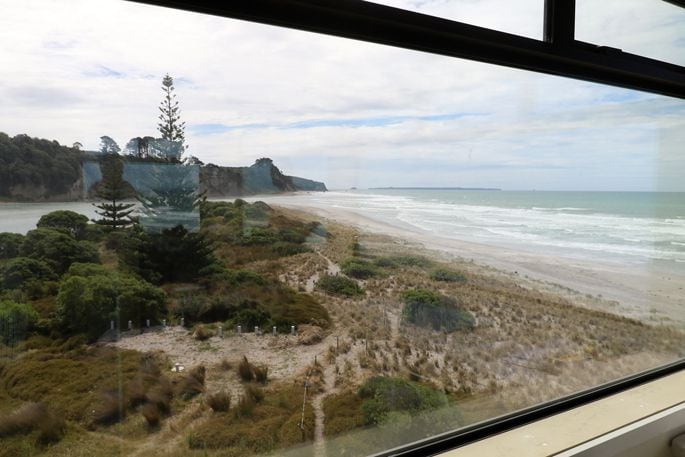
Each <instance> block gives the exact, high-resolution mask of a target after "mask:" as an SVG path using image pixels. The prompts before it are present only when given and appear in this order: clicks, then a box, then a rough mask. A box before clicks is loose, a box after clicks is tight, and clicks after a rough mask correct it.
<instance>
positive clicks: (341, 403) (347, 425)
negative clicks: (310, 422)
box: [323, 391, 365, 437]
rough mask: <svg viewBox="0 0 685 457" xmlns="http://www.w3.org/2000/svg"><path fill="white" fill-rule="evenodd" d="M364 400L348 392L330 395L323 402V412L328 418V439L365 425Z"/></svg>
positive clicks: (325, 432) (326, 429)
mask: <svg viewBox="0 0 685 457" xmlns="http://www.w3.org/2000/svg"><path fill="white" fill-rule="evenodd" d="M363 402H364V400H363V399H362V398H361V397H360V396H359V395H357V394H356V393H355V392H352V391H346V392H342V393H339V394H336V395H329V396H327V397H326V398H325V400H324V401H323V411H324V414H325V416H326V428H325V430H324V434H325V435H326V437H331V436H336V435H340V434H341V433H345V432H348V431H350V430H353V429H355V428H359V427H362V426H363V425H364V423H365V421H364V414H363V412H362V403H363Z"/></svg>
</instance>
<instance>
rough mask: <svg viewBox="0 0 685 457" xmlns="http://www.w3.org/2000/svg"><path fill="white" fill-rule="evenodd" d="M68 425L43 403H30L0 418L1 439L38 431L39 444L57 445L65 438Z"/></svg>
mask: <svg viewBox="0 0 685 457" xmlns="http://www.w3.org/2000/svg"><path fill="white" fill-rule="evenodd" d="M65 428H66V424H65V422H64V419H62V418H61V417H60V416H57V415H55V414H52V413H51V412H50V411H49V410H48V408H47V407H46V406H45V405H44V404H42V403H28V404H25V405H24V406H22V407H20V408H19V409H17V410H15V411H14V412H13V413H11V414H8V415H6V416H4V417H2V418H0V437H6V436H11V435H16V434H27V433H30V432H32V431H33V430H38V431H39V434H38V442H39V443H41V444H48V443H55V442H57V441H59V440H61V439H62V437H63V436H64V432H65Z"/></svg>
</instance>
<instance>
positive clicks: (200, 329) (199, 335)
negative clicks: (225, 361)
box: [193, 325, 212, 341]
mask: <svg viewBox="0 0 685 457" xmlns="http://www.w3.org/2000/svg"><path fill="white" fill-rule="evenodd" d="M193 337H194V338H195V339H196V340H198V341H205V340H208V339H209V338H211V337H212V332H210V331H209V330H207V329H206V328H205V326H204V325H198V326H197V327H195V332H193Z"/></svg>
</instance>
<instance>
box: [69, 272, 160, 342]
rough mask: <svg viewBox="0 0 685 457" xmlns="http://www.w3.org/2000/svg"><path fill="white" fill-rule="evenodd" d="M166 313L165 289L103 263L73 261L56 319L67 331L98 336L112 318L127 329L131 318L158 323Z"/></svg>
mask: <svg viewBox="0 0 685 457" xmlns="http://www.w3.org/2000/svg"><path fill="white" fill-rule="evenodd" d="M165 313H166V304H165V296H164V292H163V291H162V290H160V289H158V288H156V287H154V286H152V285H151V284H148V283H146V282H145V281H141V280H139V279H136V278H135V277H133V276H130V275H127V274H125V273H121V272H112V271H109V270H107V269H106V268H104V267H102V266H100V265H94V264H74V265H72V267H71V268H70V269H69V271H68V272H67V274H66V275H65V276H64V278H63V279H62V282H61V284H60V288H59V294H58V295H57V319H58V321H59V324H60V326H61V328H62V329H63V330H64V332H65V333H66V334H76V333H84V334H86V335H88V337H89V338H90V339H95V338H97V337H98V336H100V335H102V333H104V332H105V331H106V330H107V329H109V321H110V320H114V321H116V322H118V327H119V328H125V327H126V322H127V321H129V320H131V321H133V322H134V323H135V324H136V325H137V326H139V327H142V326H143V323H144V322H145V319H150V320H151V321H152V322H155V323H157V322H159V321H160V319H161V318H162V316H164V314H165Z"/></svg>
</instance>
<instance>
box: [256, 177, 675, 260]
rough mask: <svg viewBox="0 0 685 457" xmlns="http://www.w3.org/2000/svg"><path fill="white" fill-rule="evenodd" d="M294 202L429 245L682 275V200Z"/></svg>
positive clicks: (476, 194) (383, 198) (580, 195)
mask: <svg viewBox="0 0 685 457" xmlns="http://www.w3.org/2000/svg"><path fill="white" fill-rule="evenodd" d="M294 199H295V200H297V204H306V202H309V203H310V204H312V205H314V206H320V207H323V206H325V207H330V208H332V209H333V208H340V209H345V210H349V211H353V212H357V213H359V214H360V215H363V216H365V217H370V218H372V219H376V220H379V221H382V222H385V223H389V224H395V225H398V224H403V225H404V227H405V228H408V227H410V228H414V229H416V230H418V231H421V232H425V233H429V234H433V235H435V236H436V237H443V238H452V239H458V240H462V241H469V242H477V243H483V244H488V245H494V246H498V245H499V246H507V247H515V248H518V249H524V250H529V251H531V250H532V251H537V252H544V253H549V254H555V255H565V256H568V257H574V258H584V259H602V260H613V261H616V262H621V263H627V264H628V263H644V262H659V263H664V264H670V266H672V267H673V268H678V269H683V268H685V193H666V192H536V191H476V190H449V189H370V190H352V191H343V192H327V193H319V194H317V193H310V194H307V195H298V196H295V197H294ZM278 200H280V199H278ZM295 200H293V198H290V199H288V198H285V197H284V198H283V199H282V200H281V201H282V202H283V203H286V204H287V203H288V202H289V201H290V202H295ZM267 201H268V200H267ZM273 202H274V203H277V202H278V201H277V200H273ZM679 264H680V265H679Z"/></svg>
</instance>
